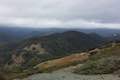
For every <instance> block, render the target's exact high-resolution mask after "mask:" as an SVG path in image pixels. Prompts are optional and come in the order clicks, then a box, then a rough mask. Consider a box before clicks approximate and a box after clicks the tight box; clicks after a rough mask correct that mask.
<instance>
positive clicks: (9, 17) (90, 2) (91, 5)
mask: <svg viewBox="0 0 120 80" xmlns="http://www.w3.org/2000/svg"><path fill="white" fill-rule="evenodd" d="M0 24H1V25H14V26H19V27H23V26H26V27H46V28H47V27H62V28H74V27H76V28H120V0H0Z"/></svg>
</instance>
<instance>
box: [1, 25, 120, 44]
mask: <svg viewBox="0 0 120 80" xmlns="http://www.w3.org/2000/svg"><path fill="white" fill-rule="evenodd" d="M65 31H79V32H84V33H96V34H98V35H100V36H102V37H109V38H110V37H111V38H112V39H113V38H114V37H113V34H120V30H119V29H79V28H78V29H77V28H71V29H67V28H20V27H8V26H0V44H1V45H2V44H6V43H11V42H15V41H21V40H23V39H27V38H30V37H35V36H45V35H49V34H53V33H62V32H65Z"/></svg>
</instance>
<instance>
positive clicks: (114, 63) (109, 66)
mask: <svg viewBox="0 0 120 80" xmlns="http://www.w3.org/2000/svg"><path fill="white" fill-rule="evenodd" d="M118 69H120V58H119V57H109V58H102V59H99V60H97V61H88V62H87V63H85V64H84V65H83V66H81V67H80V68H77V69H75V71H74V72H75V73H79V74H109V73H113V72H114V71H116V70H118Z"/></svg>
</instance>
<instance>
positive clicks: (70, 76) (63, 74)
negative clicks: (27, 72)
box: [23, 64, 120, 80]
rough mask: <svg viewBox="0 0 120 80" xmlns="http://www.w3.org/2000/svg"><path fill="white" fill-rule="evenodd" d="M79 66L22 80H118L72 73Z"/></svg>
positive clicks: (115, 76)
mask: <svg viewBox="0 0 120 80" xmlns="http://www.w3.org/2000/svg"><path fill="white" fill-rule="evenodd" d="M80 66H81V64H79V65H77V66H71V67H68V68H64V69H60V70H57V71H54V72H52V73H41V74H35V75H32V76H29V77H28V78H25V79H23V80H120V78H119V77H118V76H117V75H112V74H109V75H78V74H74V73H72V71H73V69H74V68H76V67H80Z"/></svg>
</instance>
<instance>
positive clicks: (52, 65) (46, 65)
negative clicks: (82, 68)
mask: <svg viewBox="0 0 120 80" xmlns="http://www.w3.org/2000/svg"><path fill="white" fill-rule="evenodd" d="M88 58H89V55H88V54H87V53H81V54H73V55H70V56H67V57H63V58H60V59H55V60H51V61H46V62H43V63H40V64H38V65H37V66H35V67H34V68H35V69H38V70H39V71H40V72H49V71H54V70H57V69H60V68H63V67H67V66H70V65H76V64H78V63H81V62H84V61H86V60H88Z"/></svg>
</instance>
